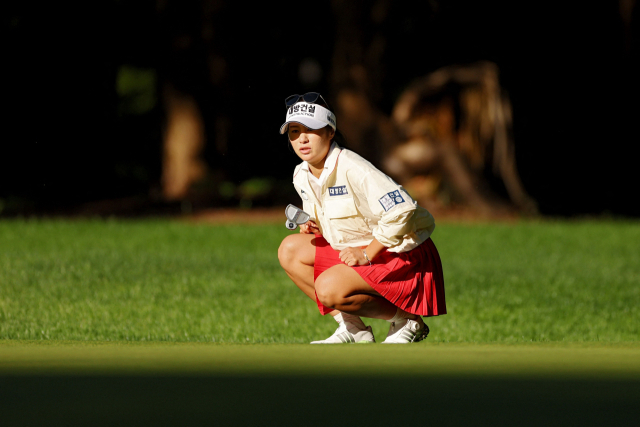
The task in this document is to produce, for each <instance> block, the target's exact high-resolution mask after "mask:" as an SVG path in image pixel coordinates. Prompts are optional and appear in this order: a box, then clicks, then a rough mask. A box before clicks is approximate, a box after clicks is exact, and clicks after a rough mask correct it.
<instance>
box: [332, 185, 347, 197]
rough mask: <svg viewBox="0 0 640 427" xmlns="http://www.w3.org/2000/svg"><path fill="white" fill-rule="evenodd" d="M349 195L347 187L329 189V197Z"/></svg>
mask: <svg viewBox="0 0 640 427" xmlns="http://www.w3.org/2000/svg"><path fill="white" fill-rule="evenodd" d="M345 194H349V193H348V192H347V186H346V185H338V186H337V187H329V196H343V195H345Z"/></svg>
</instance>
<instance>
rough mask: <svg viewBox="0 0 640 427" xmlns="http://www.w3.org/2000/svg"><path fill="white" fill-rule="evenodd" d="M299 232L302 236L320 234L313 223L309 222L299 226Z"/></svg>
mask: <svg viewBox="0 0 640 427" xmlns="http://www.w3.org/2000/svg"><path fill="white" fill-rule="evenodd" d="M300 232H301V233H302V234H320V229H319V228H318V225H317V224H316V223H315V222H313V221H311V220H309V221H307V222H305V223H304V224H302V225H300Z"/></svg>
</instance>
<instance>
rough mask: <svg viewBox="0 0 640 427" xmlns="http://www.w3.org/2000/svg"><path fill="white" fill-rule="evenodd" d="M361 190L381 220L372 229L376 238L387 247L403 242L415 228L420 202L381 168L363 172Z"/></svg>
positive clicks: (373, 212)
mask: <svg viewBox="0 0 640 427" xmlns="http://www.w3.org/2000/svg"><path fill="white" fill-rule="evenodd" d="M357 191H358V193H360V194H359V196H360V197H361V198H364V199H365V200H366V201H367V206H368V207H369V209H370V210H371V212H372V214H373V216H374V217H376V218H377V219H378V224H377V225H376V226H375V227H374V228H373V230H372V234H373V236H374V237H375V238H376V240H378V241H379V242H380V243H382V244H383V245H384V246H386V247H387V248H391V247H394V246H397V245H399V244H401V243H402V242H403V240H404V236H406V235H407V234H409V233H411V232H412V231H413V229H414V224H413V216H414V215H413V214H414V212H415V210H416V202H415V201H414V200H413V199H412V198H411V196H409V194H408V193H407V192H406V191H405V190H404V188H402V186H401V185H398V184H397V183H396V182H395V181H394V180H392V179H391V178H389V177H388V176H387V175H385V174H384V173H382V172H380V171H379V170H377V169H371V170H368V171H366V172H365V173H364V174H361V175H360V178H359V185H357Z"/></svg>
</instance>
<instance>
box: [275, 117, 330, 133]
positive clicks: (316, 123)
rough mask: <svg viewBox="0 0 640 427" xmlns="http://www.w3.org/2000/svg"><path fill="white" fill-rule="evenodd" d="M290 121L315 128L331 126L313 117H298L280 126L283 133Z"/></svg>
mask: <svg viewBox="0 0 640 427" xmlns="http://www.w3.org/2000/svg"><path fill="white" fill-rule="evenodd" d="M289 123H299V124H301V125H303V126H306V127H307V128H309V129H313V130H317V129H322V128H323V127H325V126H331V125H329V124H327V123H324V122H321V121H320V120H316V119H312V118H311V117H296V119H295V120H289V121H288V122H285V123H284V124H283V125H282V126H280V134H281V135H282V134H283V133H285V132H286V131H287V128H288V127H289ZM332 127H333V126H332Z"/></svg>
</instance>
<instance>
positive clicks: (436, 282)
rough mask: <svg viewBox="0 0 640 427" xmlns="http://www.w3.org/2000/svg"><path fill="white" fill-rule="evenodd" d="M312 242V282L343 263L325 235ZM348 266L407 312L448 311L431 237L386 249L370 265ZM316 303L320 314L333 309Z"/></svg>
mask: <svg viewBox="0 0 640 427" xmlns="http://www.w3.org/2000/svg"><path fill="white" fill-rule="evenodd" d="M315 242H316V258H315V265H314V275H313V280H314V281H315V280H316V279H317V278H318V276H320V275H321V274H322V273H323V272H324V271H326V270H328V269H329V268H331V267H333V266H334V265H337V264H342V261H340V258H339V257H338V254H339V253H340V251H336V250H334V249H333V248H332V247H331V245H329V242H327V241H326V239H325V238H324V237H322V236H321V235H316V239H315ZM351 268H353V269H354V270H355V271H356V272H357V273H358V274H359V275H360V277H362V278H363V279H364V281H365V282H367V283H368V284H369V286H371V287H372V288H373V289H375V290H376V291H377V292H378V293H379V294H380V295H382V296H383V297H384V298H386V299H387V300H389V301H391V302H392V303H393V304H394V305H396V306H397V307H400V308H401V309H403V310H405V311H408V312H409V313H412V314H418V315H421V316H426V317H430V316H439V315H441V314H447V306H446V303H445V299H444V277H443V275H442V262H441V261H440V255H439V254H438V250H437V249H436V246H435V245H434V244H433V242H432V241H431V239H427V240H426V241H425V242H423V243H422V244H421V245H420V246H418V247H417V248H414V249H412V250H410V251H408V252H401V253H396V252H389V251H387V250H386V249H385V250H384V251H382V252H381V253H380V254H379V255H378V256H377V257H376V259H374V260H373V265H371V266H369V265H363V266H357V267H351ZM316 302H317V303H318V308H319V309H320V313H322V314H323V315H325V314H327V313H329V312H331V311H332V309H331V308H329V307H325V306H324V305H323V304H322V303H321V302H320V301H319V300H318V297H317V296H316Z"/></svg>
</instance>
